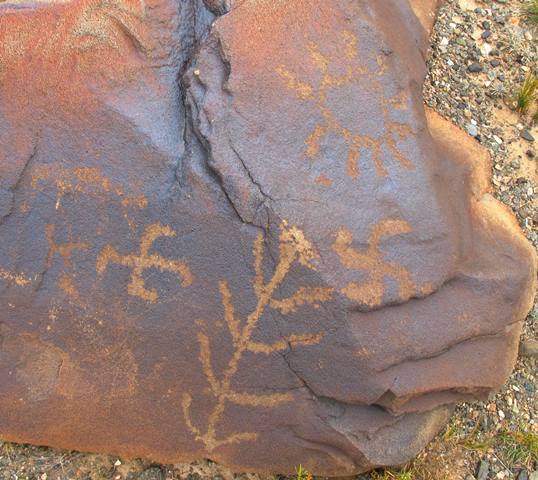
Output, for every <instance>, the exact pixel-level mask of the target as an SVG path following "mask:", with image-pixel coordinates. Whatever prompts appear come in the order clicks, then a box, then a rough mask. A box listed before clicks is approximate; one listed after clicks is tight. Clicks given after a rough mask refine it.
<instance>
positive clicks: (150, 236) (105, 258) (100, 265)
mask: <svg viewBox="0 0 538 480" xmlns="http://www.w3.org/2000/svg"><path fill="white" fill-rule="evenodd" d="M175 236H176V232H174V230H172V228H171V227H169V226H163V225H161V224H158V223H156V224H153V225H150V226H148V227H147V228H146V229H145V231H144V233H143V234H142V237H141V238H140V251H139V253H138V254H129V255H121V254H120V253H118V252H117V251H116V249H114V247H112V246H111V245H107V246H106V247H105V248H103V250H102V251H101V253H99V255H98V257H97V263H96V269H97V273H99V274H102V273H103V272H104V271H105V270H106V269H107V267H108V265H109V264H110V263H115V264H118V265H123V266H125V267H129V268H131V269H132V272H131V280H130V282H129V285H128V286H127V292H128V293H129V295H133V296H136V297H140V298H141V299H143V300H146V301H147V302H150V303H155V302H156V301H157V299H158V298H159V295H158V293H157V291H156V290H155V289H148V288H146V286H145V283H144V278H143V276H142V274H143V273H144V270H146V269H148V268H156V269H158V270H160V271H161V272H171V273H175V274H176V275H177V276H178V277H180V278H181V279H182V281H181V286H182V287H184V288H185V287H189V286H190V285H191V284H192V273H191V270H190V268H189V266H188V265H187V264H186V263H185V262H184V261H183V260H171V259H168V258H164V257H161V256H160V255H158V254H156V253H150V252H149V249H150V248H151V247H152V245H153V242H155V240H157V239H158V238H160V237H175Z"/></svg>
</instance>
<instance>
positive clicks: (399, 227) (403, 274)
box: [332, 219, 431, 307]
mask: <svg viewBox="0 0 538 480" xmlns="http://www.w3.org/2000/svg"><path fill="white" fill-rule="evenodd" d="M410 232H411V226H410V225H409V223H408V222H405V221H403V220H394V219H388V220H384V221H382V222H380V223H378V224H376V225H374V226H373V227H372V228H371V229H370V235H369V238H368V247H367V248H366V249H365V250H363V251H361V250H357V249H355V248H353V247H352V244H353V235H352V233H351V232H350V231H349V230H347V229H345V228H343V229H341V230H340V231H339V232H338V233H337V235H336V241H335V242H334V244H333V247H332V248H333V250H334V251H335V252H336V254H337V255H338V256H339V258H340V261H341V262H342V264H343V265H344V266H345V267H347V268H350V269H353V270H363V271H365V272H366V273H367V276H368V280H367V281H366V282H363V283H356V282H351V283H349V284H348V285H347V286H346V287H345V288H344V289H342V293H343V294H344V295H345V296H346V297H348V298H349V299H350V300H353V301H356V302H359V303H361V304H364V305H368V306H369V307H378V306H380V305H381V304H382V303H383V296H384V294H385V284H384V281H385V278H393V279H395V280H397V281H398V283H399V297H400V300H401V301H406V300H409V299H410V298H411V297H412V296H413V295H415V294H417V293H426V292H428V291H429V290H431V286H430V285H424V286H423V287H420V288H417V286H416V285H415V283H414V281H413V279H412V277H411V273H410V272H409V270H408V269H406V268H404V267H403V266H401V265H398V264H396V263H393V262H387V261H386V260H384V258H383V253H382V252H381V241H382V240H383V238H384V237H394V236H397V235H404V234H407V233H410Z"/></svg>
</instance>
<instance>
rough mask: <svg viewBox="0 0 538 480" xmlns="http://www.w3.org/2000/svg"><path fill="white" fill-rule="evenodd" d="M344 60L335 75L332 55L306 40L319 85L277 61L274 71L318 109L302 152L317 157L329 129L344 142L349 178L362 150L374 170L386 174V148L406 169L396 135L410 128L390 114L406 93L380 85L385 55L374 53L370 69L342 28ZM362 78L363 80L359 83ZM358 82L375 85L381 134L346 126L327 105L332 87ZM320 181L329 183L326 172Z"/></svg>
mask: <svg viewBox="0 0 538 480" xmlns="http://www.w3.org/2000/svg"><path fill="white" fill-rule="evenodd" d="M342 37H343V47H344V48H343V51H344V58H343V59H344V61H345V62H346V67H345V73H343V74H342V75H339V76H335V75H333V74H331V73H330V71H331V66H332V64H333V62H334V59H330V58H328V57H326V56H325V55H324V54H323V53H322V52H321V49H320V48H319V46H318V45H316V44H315V43H314V42H310V43H309V44H308V51H309V54H310V59H311V61H312V63H313V65H314V66H315V67H316V68H317V69H318V70H319V71H320V72H321V74H322V79H321V82H320V83H319V85H317V86H315V85H314V84H312V83H308V82H306V81H303V80H301V79H300V78H299V77H298V76H297V75H296V74H295V73H294V72H293V71H291V70H289V69H288V68H287V67H286V66H284V65H280V66H279V67H278V68H277V69H276V71H277V73H278V74H279V75H280V77H281V78H282V79H283V80H284V81H285V82H286V85H287V87H288V88H289V89H290V90H292V91H294V92H295V93H296V95H297V97H299V98H300V99H301V100H305V101H308V102H311V103H313V104H314V105H315V106H316V107H317V108H318V109H319V111H320V113H321V115H322V117H323V120H321V121H320V122H319V123H318V124H317V125H316V126H315V127H314V129H313V131H312V133H311V134H310V135H309V136H308V138H307V139H306V140H305V144H306V150H305V154H306V156H307V157H308V158H310V159H314V158H316V157H317V156H318V155H319V154H320V151H321V142H322V141H323V139H324V138H325V137H326V136H327V135H328V134H330V133H332V134H335V135H337V136H338V137H340V138H341V139H342V140H343V141H344V142H345V144H346V145H347V150H348V151H347V163H346V173H347V175H349V176H350V177H352V178H356V177H358V176H359V157H360V155H361V152H362V151H363V150H365V149H366V150H369V151H370V152H371V154H372V158H373V161H374V164H375V168H376V171H377V174H378V175H379V176H386V175H387V174H388V172H387V169H386V168H385V165H384V163H383V160H382V155H383V150H384V149H386V150H388V151H389V152H390V153H391V154H392V155H393V157H394V158H395V159H396V160H397V161H398V162H399V163H400V164H401V165H402V166H403V167H405V168H406V169H412V168H413V164H412V163H411V161H410V160H409V159H408V158H407V157H406V156H405V155H403V154H402V153H401V152H400V150H399V149H398V146H397V141H398V139H400V140H404V139H406V138H408V137H410V136H411V135H412V134H413V133H414V132H413V129H412V128H411V127H410V126H409V125H407V124H405V123H400V122H395V121H393V120H391V118H390V112H391V110H394V109H398V110H405V109H406V107H407V103H408V102H407V95H406V94H405V92H402V93H399V94H397V95H395V96H392V97H387V96H386V93H385V91H384V89H383V86H382V85H381V83H380V82H379V80H377V79H376V77H378V78H379V77H382V76H383V75H385V73H386V71H387V69H388V67H387V65H386V59H385V56H384V55H379V56H378V57H377V59H376V60H377V70H376V71H374V72H371V71H370V70H369V69H367V68H366V67H364V66H362V65H360V63H359V51H358V39H357V36H356V35H355V34H354V33H352V32H343V33H342ZM363 79H364V84H361V83H359V82H360V81H361V80H363ZM350 85H357V86H358V87H359V88H361V89H362V88H366V87H365V86H366V85H367V86H368V89H374V91H373V92H372V95H371V101H372V102H373V101H379V102H380V108H381V111H382V114H383V124H384V125H383V134H382V135H380V136H377V137H375V136H372V135H366V134H362V133H359V132H358V130H359V129H360V125H357V127H356V128H355V127H351V128H349V127H347V126H345V125H344V124H343V123H342V122H341V121H340V120H339V119H338V118H337V116H336V114H335V112H334V109H332V108H331V106H330V101H329V97H328V94H329V93H330V91H331V90H334V89H337V88H341V87H344V86H350ZM317 183H319V184H321V185H324V186H329V185H330V183H331V181H330V179H328V178H327V177H325V176H322V177H320V178H319V179H318V182H317Z"/></svg>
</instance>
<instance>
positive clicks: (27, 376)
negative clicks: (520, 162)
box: [0, 0, 536, 475]
mask: <svg viewBox="0 0 538 480" xmlns="http://www.w3.org/2000/svg"><path fill="white" fill-rule="evenodd" d="M206 3H207V6H206V5H204V4H203V3H202V2H201V0H175V1H172V0H147V1H146V2H143V1H140V2H137V1H130V0H114V1H106V2H105V1H97V0H91V1H89V0H74V1H71V2H66V3H35V4H30V3H22V2H20V1H17V2H16V3H3V4H0V99H1V101H0V174H1V175H0V239H1V242H0V306H1V310H0V386H1V388H0V412H1V413H0V437H2V438H4V439H6V440H14V441H22V442H30V443H37V444H46V445H53V446H58V447H65V448H70V449H78V450H88V451H102V452H110V453H117V454H122V455H128V456H144V457H150V458H152V459H155V460H157V461H162V462H177V461H180V460H192V459H196V458H211V459H213V460H216V461H218V462H222V463H224V464H226V465H229V466H231V467H232V468H235V469H238V470H249V471H260V472H281V473H285V472H289V471H291V470H293V468H294V466H296V465H298V464H302V465H304V466H306V467H307V468H308V469H309V470H311V471H313V472H315V473H319V474H326V475H345V474H353V473H355V472H359V471H362V470H366V469H369V468H372V467H374V466H383V465H393V464H400V463H402V462H405V461H406V460H407V459H408V458H409V457H411V456H412V455H414V454H416V453H417V452H418V451H419V450H420V449H421V448H422V447H423V446H424V445H425V444H426V443H427V441H428V440H429V439H430V438H431V437H432V436H433V435H434V434H435V433H436V432H437V431H438V429H439V428H440V427H441V426H442V425H443V423H444V422H445V421H446V419H447V417H448V414H449V413H450V409H451V405H453V404H454V403H456V402H459V401H462V400H469V399H473V398H477V397H485V396H486V395H487V394H488V393H489V392H490V391H491V390H492V389H495V388H498V387H499V386H500V385H501V384H502V383H503V381H504V379H505V378H506V376H507V375H508V373H509V372H510V370H511V368H512V365H513V362H514V359H515V356H516V350H517V343H518V337H519V333H520V326H521V320H522V319H523V318H524V316H525V314H526V312H527V310H528V308H529V307H530V302H531V299H532V297H533V293H534V288H535V284H534V282H535V278H536V263H535V258H534V254H533V251H532V249H531V248H530V246H529V245H528V244H527V243H526V241H525V239H524V237H523V235H522V234H521V232H520V231H519V229H518V226H517V224H516V222H515V220H514V219H513V217H512V216H511V214H510V213H509V212H508V211H506V210H505V209H504V208H503V207H502V206H501V205H500V204H498V203H497V202H496V201H495V200H494V199H493V197H492V196H490V195H489V194H488V192H487V190H488V173H489V164H488V160H487V158H486V156H485V154H484V152H483V151H482V150H481V149H480V148H479V147H478V146H477V145H476V144H475V143H474V141H473V140H471V139H470V137H467V136H466V135H465V134H464V133H462V132H460V131H459V130H457V129H456V128H455V127H453V126H451V125H450V124H448V123H447V122H446V121H444V120H443V119H441V118H439V117H437V116H436V115H435V114H433V113H429V112H425V111H424V108H423V106H422V99H421V86H422V81H423V77H424V70H425V66H424V56H425V50H426V39H427V32H426V30H427V28H429V27H430V26H431V23H432V21H433V15H434V11H435V5H436V4H437V3H438V2H436V1H433V0H432V1H430V2H419V1H418V0H417V1H414V2H412V3H411V4H408V3H407V2H405V1H400V0H377V1H376V2H370V1H362V0H334V1H326V0H316V1H303V0H294V1H284V0H276V1H275V0H243V1H239V0H237V1H236V2H224V1H211V2H210V1H207V2H206ZM225 12H228V13H225ZM215 15H219V17H218V18H217V17H215Z"/></svg>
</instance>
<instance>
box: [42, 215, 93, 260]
mask: <svg viewBox="0 0 538 480" xmlns="http://www.w3.org/2000/svg"><path fill="white" fill-rule="evenodd" d="M54 230H55V227H54V225H45V238H46V239H47V243H48V244H49V251H48V254H47V267H51V266H52V262H53V261H54V257H55V256H56V254H58V255H60V256H61V257H62V258H63V262H64V264H65V266H66V267H69V268H70V267H71V266H72V263H71V257H72V255H73V251H74V250H86V249H87V248H88V244H87V243H85V242H67V243H56V241H55V240H54Z"/></svg>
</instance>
